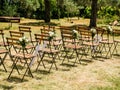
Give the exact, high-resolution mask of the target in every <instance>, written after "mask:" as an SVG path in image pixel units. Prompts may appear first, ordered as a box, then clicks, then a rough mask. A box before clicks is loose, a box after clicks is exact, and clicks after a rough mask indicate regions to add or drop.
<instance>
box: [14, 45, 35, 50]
mask: <svg viewBox="0 0 120 90" xmlns="http://www.w3.org/2000/svg"><path fill="white" fill-rule="evenodd" d="M15 48H22V46H20V45H16V46H15ZM25 48H26V49H31V48H35V46H33V45H27V46H26V47H25Z"/></svg>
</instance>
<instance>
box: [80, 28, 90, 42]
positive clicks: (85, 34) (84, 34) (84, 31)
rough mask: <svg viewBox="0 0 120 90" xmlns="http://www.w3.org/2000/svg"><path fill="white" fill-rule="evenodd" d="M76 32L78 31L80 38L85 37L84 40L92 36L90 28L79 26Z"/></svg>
mask: <svg viewBox="0 0 120 90" xmlns="http://www.w3.org/2000/svg"><path fill="white" fill-rule="evenodd" d="M78 32H79V33H80V36H81V39H85V40H87V41H89V40H90V39H91V37H92V34H91V32H90V29H88V28H79V29H78Z"/></svg>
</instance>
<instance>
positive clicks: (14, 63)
mask: <svg viewBox="0 0 120 90" xmlns="http://www.w3.org/2000/svg"><path fill="white" fill-rule="evenodd" d="M17 62H18V59H17V60H16V62H15V61H14V62H13V65H12V66H13V68H12V70H11V72H10V74H9V76H8V79H9V78H10V76H11V74H12V72H13V70H14V69H16V70H17V72H18V74H20V72H19V70H18V68H17V65H16V64H17Z"/></svg>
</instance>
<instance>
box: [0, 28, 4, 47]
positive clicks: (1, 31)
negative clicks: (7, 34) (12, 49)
mask: <svg viewBox="0 0 120 90" xmlns="http://www.w3.org/2000/svg"><path fill="white" fill-rule="evenodd" d="M0 36H1V38H2V40H1V43H3V44H4V45H5V39H4V33H3V30H0ZM1 45H2V44H1Z"/></svg>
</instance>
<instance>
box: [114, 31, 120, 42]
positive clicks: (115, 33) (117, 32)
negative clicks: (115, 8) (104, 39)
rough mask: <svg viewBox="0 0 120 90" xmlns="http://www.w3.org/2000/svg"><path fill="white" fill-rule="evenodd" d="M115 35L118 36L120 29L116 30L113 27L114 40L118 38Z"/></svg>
mask: <svg viewBox="0 0 120 90" xmlns="http://www.w3.org/2000/svg"><path fill="white" fill-rule="evenodd" d="M117 36H120V30H118V29H113V40H114V39H118V37H117ZM115 37H117V38H115Z"/></svg>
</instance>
